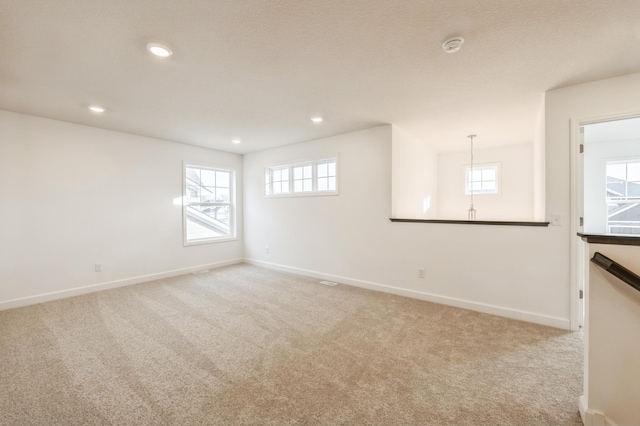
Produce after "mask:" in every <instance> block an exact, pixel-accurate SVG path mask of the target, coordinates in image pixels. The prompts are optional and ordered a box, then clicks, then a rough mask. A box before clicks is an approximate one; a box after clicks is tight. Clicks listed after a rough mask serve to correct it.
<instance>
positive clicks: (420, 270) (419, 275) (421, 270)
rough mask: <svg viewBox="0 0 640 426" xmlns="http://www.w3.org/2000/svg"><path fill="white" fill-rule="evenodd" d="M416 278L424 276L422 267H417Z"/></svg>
mask: <svg viewBox="0 0 640 426" xmlns="http://www.w3.org/2000/svg"><path fill="white" fill-rule="evenodd" d="M418 278H424V268H420V269H418Z"/></svg>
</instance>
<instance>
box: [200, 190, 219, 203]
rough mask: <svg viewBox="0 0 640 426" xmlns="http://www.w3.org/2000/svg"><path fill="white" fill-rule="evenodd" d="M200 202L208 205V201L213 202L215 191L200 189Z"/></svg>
mask: <svg viewBox="0 0 640 426" xmlns="http://www.w3.org/2000/svg"><path fill="white" fill-rule="evenodd" d="M200 191H201V192H200V202H201V203H208V202H210V201H214V196H215V189H214V188H205V187H201V188H200Z"/></svg>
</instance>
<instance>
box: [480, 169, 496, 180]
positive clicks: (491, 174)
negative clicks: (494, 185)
mask: <svg viewBox="0 0 640 426" xmlns="http://www.w3.org/2000/svg"><path fill="white" fill-rule="evenodd" d="M482 180H496V169H485V170H483V171H482Z"/></svg>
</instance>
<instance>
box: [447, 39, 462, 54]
mask: <svg viewBox="0 0 640 426" xmlns="http://www.w3.org/2000/svg"><path fill="white" fill-rule="evenodd" d="M462 43H464V39H463V38H462V37H460V36H456V37H451V38H450V39H448V40H447V41H445V42H444V43H442V49H443V50H444V51H445V52H447V53H456V52H457V51H458V50H460V47H461V46H462Z"/></svg>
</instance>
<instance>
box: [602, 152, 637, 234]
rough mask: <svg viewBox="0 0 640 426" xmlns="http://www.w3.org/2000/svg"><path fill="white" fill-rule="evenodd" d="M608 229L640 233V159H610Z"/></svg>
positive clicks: (610, 231) (608, 169)
mask: <svg viewBox="0 0 640 426" xmlns="http://www.w3.org/2000/svg"><path fill="white" fill-rule="evenodd" d="M606 172H607V231H608V233H610V234H640V159H634V160H627V161H608V162H607V167H606Z"/></svg>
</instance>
